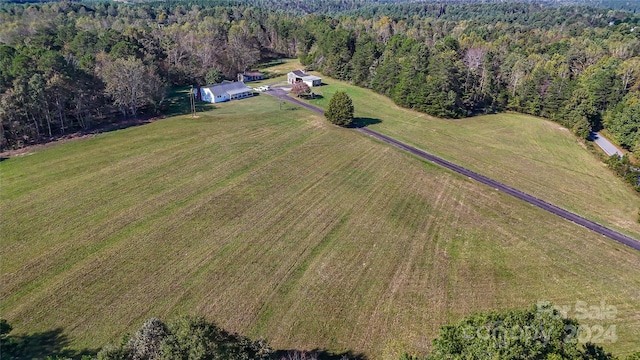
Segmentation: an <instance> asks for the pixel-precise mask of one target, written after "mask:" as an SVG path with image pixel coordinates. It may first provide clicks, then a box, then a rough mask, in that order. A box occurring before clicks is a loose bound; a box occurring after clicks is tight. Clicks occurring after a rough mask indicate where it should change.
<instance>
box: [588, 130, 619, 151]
mask: <svg viewBox="0 0 640 360" xmlns="http://www.w3.org/2000/svg"><path fill="white" fill-rule="evenodd" d="M591 138H592V139H593V142H594V143H596V145H598V146H599V147H600V149H602V151H604V152H605V154H607V155H609V156H611V155H613V154H618V156H622V155H624V154H622V151H620V150H619V149H618V148H617V147H616V146H615V145H613V143H611V141H609V140H607V138H606V137H604V136H602V134H600V133H594V132H592V133H591Z"/></svg>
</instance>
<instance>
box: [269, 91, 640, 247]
mask: <svg viewBox="0 0 640 360" xmlns="http://www.w3.org/2000/svg"><path fill="white" fill-rule="evenodd" d="M267 93H268V94H270V95H273V96H276V97H277V98H279V99H281V100H287V101H290V102H292V103H294V104H297V105H301V106H303V107H305V108H307V109H309V110H311V111H315V112H316V113H318V114H321V115H322V114H324V110H323V109H321V108H319V107H317V106H313V105H310V104H308V103H304V102H302V101H300V100H297V99H294V98H292V97H290V96H288V95H286V94H284V91H282V90H281V89H275V90H272V91H269V92H267ZM357 130H358V131H360V132H362V133H365V134H367V135H369V136H372V137H374V138H376V139H378V140H381V141H383V142H385V143H387V144H390V145H392V146H395V147H397V148H399V149H401V150H404V151H407V152H409V153H411V154H413V155H416V156H418V157H421V158H423V159H425V160H428V161H431V162H432V163H434V164H437V165H440V166H442V167H444V168H446V169H449V170H451V171H454V172H456V173H458V174H460V175H464V176H467V177H469V178H471V179H474V180H476V181H478V182H481V183H483V184H485V185H487V186H490V187H493V188H495V189H496V190H499V191H502V192H503V193H506V194H509V195H511V196H513V197H516V198H518V199H520V200H522V201H526V202H527V203H529V204H531V205H534V206H537V207H539V208H540V209H542V210H546V211H548V212H550V213H552V214H554V215H557V216H559V217H561V218H563V219H565V220H568V221H571V222H573V223H575V224H576V225H580V226H582V227H585V228H587V229H589V230H591V231H594V232H596V233H598V234H600V235H603V236H606V237H608V238H609V239H611V240H614V241H617V242H619V243H621V244H623V245H626V246H628V247H630V248H632V249H635V250H638V251H640V242H638V240H636V239H633V238H631V237H629V236H627V235H624V234H622V233H619V232H617V231H615V230H613V229H610V228H608V227H606V226H604V225H601V224H598V223H596V222H595V221H591V220H588V219H586V218H584V217H582V216H580V215H578V214H575V213H573V212H571V211H568V210H565V209H563V208H561V207H559V206H556V205H553V204H551V203H548V202H546V201H544V200H541V199H538V198H536V197H535V196H532V195H529V194H527V193H525V192H523V191H520V190H518V189H515V188H513V187H511V186H507V185H505V184H503V183H501V182H499V181H496V180H494V179H491V178H489V177H487V176H484V175H480V174H478V173H476V172H473V171H471V170H469V169H467V168H465V167H462V166H460V165H457V164H454V163H452V162H450V161H447V160H445V159H442V158H440V157H438V156H435V155H432V154H429V153H427V152H426V151H424V150H421V149H418V148H415V147H413V146H410V145H407V144H405V143H403V142H400V141H398V140H396V139H393V138H391V137H389V136H386V135H383V134H380V133H378V132H376V131H373V130H370V129H367V128H366V127H363V128H358V129H357Z"/></svg>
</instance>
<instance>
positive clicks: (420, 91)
mask: <svg viewBox="0 0 640 360" xmlns="http://www.w3.org/2000/svg"><path fill="white" fill-rule="evenodd" d="M294 4H298V5H296V6H302V5H300V4H302V3H300V2H287V1H285V2H278V1H275V0H273V1H267V0H265V1H262V0H260V1H258V0H247V1H241V2H236V1H224V0H219V1H212V2H211V1H201V0H192V1H185V2H179V1H174V2H150V3H141V4H121V3H115V2H111V3H103V2H92V3H69V2H55V3H43V4H24V5H20V4H3V5H0V22H2V23H3V27H2V29H0V44H1V45H0V120H1V123H2V126H1V127H0V146H1V148H2V149H9V148H17V147H21V146H24V145H29V144H32V143H37V142H41V141H47V140H48V139H51V138H55V137H57V136H61V135H64V134H67V133H69V132H73V131H78V130H88V129H91V128H93V127H96V126H100V125H102V124H108V123H110V122H113V121H117V120H118V119H122V118H131V117H137V116H142V115H144V116H148V115H149V114H154V113H158V112H162V111H163V110H164V109H165V106H166V104H165V102H164V99H165V93H166V90H167V88H169V87H172V86H184V85H195V84H205V83H207V82H210V81H220V80H221V79H224V78H228V79H234V78H235V75H236V73H237V72H238V71H242V70H245V69H249V68H252V67H254V66H255V65H256V64H258V63H259V62H260V61H262V60H265V59H270V58H275V57H299V59H300V60H301V62H302V63H303V64H304V65H305V66H307V67H308V68H311V69H315V70H319V71H321V72H323V73H325V74H326V75H328V76H332V77H335V78H338V79H342V80H346V81H350V82H352V83H354V84H356V85H359V86H363V87H367V88H371V89H373V90H375V91H377V92H379V93H381V94H385V95H387V96H389V97H391V98H392V99H393V100H394V102H396V103H397V104H398V105H401V106H404V107H409V108H413V109H416V110H418V111H422V112H425V113H428V114H431V115H434V116H439V117H446V118H459V117H464V116H469V115H472V114H476V113H487V112H496V111H505V110H512V111H518V112H524V113H528V114H532V115H537V116H544V117H547V118H550V119H552V120H554V121H557V122H559V123H561V124H562V125H564V126H566V127H568V128H569V129H571V130H572V131H574V132H575V133H576V134H577V135H579V136H581V137H587V136H588V135H589V132H590V131H591V130H594V129H595V130H598V129H600V128H602V127H606V128H607V129H608V130H609V131H610V132H611V133H612V134H613V135H614V136H615V137H616V139H617V140H618V141H619V142H620V144H621V145H622V146H624V147H625V148H627V149H629V150H635V151H636V152H640V146H639V145H638V144H639V143H640V135H639V134H640V131H638V129H639V128H640V120H639V119H638V116H637V114H638V112H639V111H640V100H639V99H640V95H639V94H640V93H639V90H640V89H639V87H640V83H639V81H640V80H639V79H640V18H638V17H637V16H635V15H634V14H633V13H630V12H625V11H614V10H608V9H601V8H595V7H585V6H565V7H562V6H547V5H545V4H539V3H526V4H523V3H502V2H496V3H481V4H477V3H471V4H454V5H447V6H443V5H438V4H428V3H405V2H401V3H398V4H391V3H387V2H386V1H368V0H353V1H341V2H336V1H328V0H326V1H325V0H321V1H317V2H311V3H307V2H305V3H304V4H306V5H305V6H310V7H312V9H306V8H305V9H300V8H299V7H298V8H295V9H294V8H291V7H292V6H293V5H294ZM336 4H341V5H340V6H341V7H340V6H338V5H336ZM274 10H277V11H274ZM307 11H317V12H318V13H317V14H310V15H304V14H305V13H306V12H307ZM326 13H335V14H336V15H334V16H329V15H326Z"/></svg>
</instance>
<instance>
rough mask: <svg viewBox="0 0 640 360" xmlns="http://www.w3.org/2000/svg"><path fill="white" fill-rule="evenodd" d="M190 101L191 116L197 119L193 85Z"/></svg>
mask: <svg viewBox="0 0 640 360" xmlns="http://www.w3.org/2000/svg"><path fill="white" fill-rule="evenodd" d="M189 101H190V102H191V116H193V117H197V115H196V99H195V95H194V93H193V85H191V91H189Z"/></svg>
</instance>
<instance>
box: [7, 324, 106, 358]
mask: <svg viewBox="0 0 640 360" xmlns="http://www.w3.org/2000/svg"><path fill="white" fill-rule="evenodd" d="M68 346H69V338H68V337H67V335H65V334H64V333H63V331H62V329H61V328H58V329H53V330H48V331H43V332H37V333H32V334H28V335H9V336H7V337H6V339H4V340H3V341H2V360H5V359H7V360H9V359H20V360H21V359H46V358H47V357H52V358H56V357H60V358H65V359H66V358H72V359H79V358H81V357H82V356H84V355H95V354H96V353H97V352H98V350H91V349H83V350H80V351H77V350H71V349H69V348H68Z"/></svg>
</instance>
